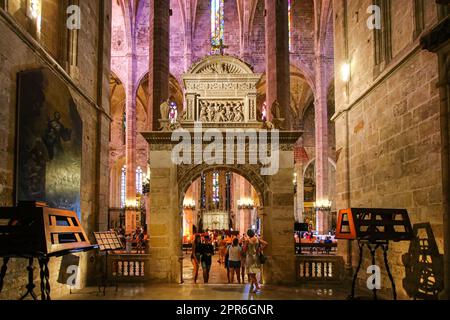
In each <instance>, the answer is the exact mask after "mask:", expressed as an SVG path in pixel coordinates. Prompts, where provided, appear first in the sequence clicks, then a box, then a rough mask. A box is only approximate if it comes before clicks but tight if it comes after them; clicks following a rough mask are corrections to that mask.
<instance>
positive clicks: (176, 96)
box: [134, 71, 184, 114]
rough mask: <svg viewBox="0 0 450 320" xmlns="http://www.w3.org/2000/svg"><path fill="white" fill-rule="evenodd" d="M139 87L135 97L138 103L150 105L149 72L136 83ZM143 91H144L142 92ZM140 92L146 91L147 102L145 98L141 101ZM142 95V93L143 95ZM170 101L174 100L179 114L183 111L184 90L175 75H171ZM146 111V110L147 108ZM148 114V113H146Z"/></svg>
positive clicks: (136, 89)
mask: <svg viewBox="0 0 450 320" xmlns="http://www.w3.org/2000/svg"><path fill="white" fill-rule="evenodd" d="M136 83H137V85H136V86H135V93H134V94H135V96H136V97H137V99H138V100H137V102H140V104H142V105H143V106H147V105H148V101H147V99H148V71H146V72H145V73H143V74H142V75H141V76H140V77H139V80H138V81H137V82H136ZM142 89H143V90H142ZM140 91H145V101H144V99H143V96H142V97H141V99H139V98H138V96H139V94H140ZM141 95H142V93H141ZM169 99H173V100H174V101H175V102H176V103H177V106H178V108H179V110H178V111H179V112H181V111H182V107H183V102H184V96H183V88H182V85H181V84H180V81H179V80H178V79H177V78H176V77H175V76H174V75H173V74H170V75H169ZM145 110H146V108H145ZM145 112H146V114H147V111H145Z"/></svg>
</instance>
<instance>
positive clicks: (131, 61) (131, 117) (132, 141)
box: [125, 44, 137, 233]
mask: <svg viewBox="0 0 450 320" xmlns="http://www.w3.org/2000/svg"><path fill="white" fill-rule="evenodd" d="M131 47H132V52H131V53H130V54H128V55H127V62H128V65H127V68H128V73H127V83H126V90H127V91H126V104H125V108H126V135H125V137H126V145H125V149H126V151H125V152H126V165H127V170H126V205H127V207H128V206H130V205H131V206H135V205H136V138H137V137H136V134H137V133H136V131H137V119H136V94H135V93H136V90H135V87H136V85H135V82H136V70H137V68H136V56H135V54H134V52H135V50H134V48H135V46H134V44H132V45H131ZM136 216H137V212H136V209H133V208H128V209H127V210H126V211H125V231H126V233H131V232H133V231H134V230H136Z"/></svg>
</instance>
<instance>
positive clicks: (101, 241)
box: [94, 231, 123, 296]
mask: <svg viewBox="0 0 450 320" xmlns="http://www.w3.org/2000/svg"><path fill="white" fill-rule="evenodd" d="M94 236H95V240H96V241H97V244H98V246H99V250H100V252H104V253H105V266H104V272H103V275H102V277H101V283H100V284H99V286H98V291H99V292H101V288H102V287H103V295H104V296H105V295H106V287H107V285H108V255H109V252H110V251H115V250H121V249H123V244H122V241H120V238H119V235H118V234H117V232H115V231H105V232H94ZM115 285H116V291H117V290H118V289H119V286H118V283H117V281H116V283H115Z"/></svg>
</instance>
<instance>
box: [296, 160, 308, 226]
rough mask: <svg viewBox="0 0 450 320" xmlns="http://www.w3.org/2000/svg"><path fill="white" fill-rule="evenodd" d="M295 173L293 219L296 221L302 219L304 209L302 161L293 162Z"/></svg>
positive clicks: (301, 220)
mask: <svg viewBox="0 0 450 320" xmlns="http://www.w3.org/2000/svg"><path fill="white" fill-rule="evenodd" d="M294 170H295V173H296V174H297V189H296V195H295V219H296V221H297V222H301V223H302V222H304V221H303V210H304V200H305V195H304V178H303V163H301V162H297V163H296V164H295V169H294Z"/></svg>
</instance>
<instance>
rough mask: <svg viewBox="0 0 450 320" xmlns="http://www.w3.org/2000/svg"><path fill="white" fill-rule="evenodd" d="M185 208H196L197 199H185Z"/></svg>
mask: <svg viewBox="0 0 450 320" xmlns="http://www.w3.org/2000/svg"><path fill="white" fill-rule="evenodd" d="M183 208H184V209H188V210H195V200H194V199H184V201H183Z"/></svg>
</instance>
